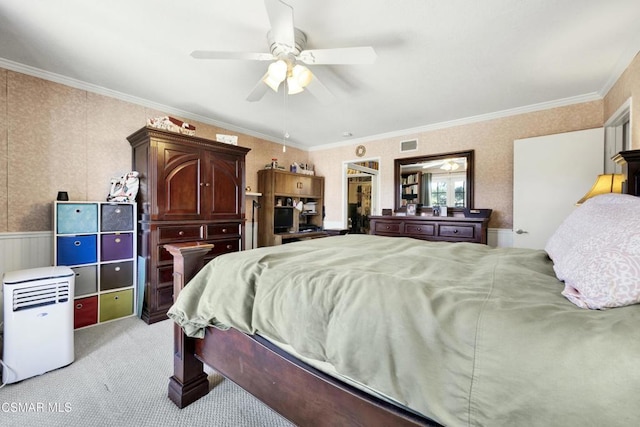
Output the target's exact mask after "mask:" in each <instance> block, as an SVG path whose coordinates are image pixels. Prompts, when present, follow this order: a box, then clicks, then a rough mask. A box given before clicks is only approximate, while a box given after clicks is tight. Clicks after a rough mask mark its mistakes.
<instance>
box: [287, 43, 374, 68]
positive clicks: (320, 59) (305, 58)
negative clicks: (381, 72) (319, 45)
mask: <svg viewBox="0 0 640 427" xmlns="http://www.w3.org/2000/svg"><path fill="white" fill-rule="evenodd" d="M376 58H377V55H376V51H375V50H373V48H372V47H371V46H366V47H342V48H336V49H309V50H303V51H302V52H300V54H299V55H298V56H297V58H296V59H298V60H300V61H302V62H304V63H305V64H310V65H313V64H373V63H374V62H375V60H376Z"/></svg>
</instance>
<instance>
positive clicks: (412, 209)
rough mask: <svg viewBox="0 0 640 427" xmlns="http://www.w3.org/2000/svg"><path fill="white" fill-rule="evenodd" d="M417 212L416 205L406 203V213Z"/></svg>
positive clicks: (413, 213) (412, 213)
mask: <svg viewBox="0 0 640 427" xmlns="http://www.w3.org/2000/svg"><path fill="white" fill-rule="evenodd" d="M416 213H418V209H417V205H416V204H415V203H407V215H415V214H416Z"/></svg>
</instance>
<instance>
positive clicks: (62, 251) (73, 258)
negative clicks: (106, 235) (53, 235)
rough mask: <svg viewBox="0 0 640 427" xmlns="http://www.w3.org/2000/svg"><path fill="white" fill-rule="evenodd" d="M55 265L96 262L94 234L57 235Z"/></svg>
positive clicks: (96, 252)
mask: <svg viewBox="0 0 640 427" xmlns="http://www.w3.org/2000/svg"><path fill="white" fill-rule="evenodd" d="M57 242H58V253H57V256H56V258H57V263H56V264H57V265H78V264H91V263H94V262H97V260H98V255H97V254H98V251H97V247H98V245H97V239H96V235H95V234H93V235H87V236H58V237H57Z"/></svg>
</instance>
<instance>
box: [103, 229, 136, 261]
mask: <svg viewBox="0 0 640 427" xmlns="http://www.w3.org/2000/svg"><path fill="white" fill-rule="evenodd" d="M129 258H133V233H113V234H103V235H102V236H101V238H100V260H101V261H113V260H117V259H129Z"/></svg>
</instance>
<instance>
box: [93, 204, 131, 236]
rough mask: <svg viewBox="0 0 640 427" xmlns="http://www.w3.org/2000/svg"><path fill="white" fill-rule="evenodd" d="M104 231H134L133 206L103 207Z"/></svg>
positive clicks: (101, 217)
mask: <svg viewBox="0 0 640 427" xmlns="http://www.w3.org/2000/svg"><path fill="white" fill-rule="evenodd" d="M100 208H101V213H100V229H101V230H102V231H129V230H132V229H133V205H124V204H113V205H101V207H100Z"/></svg>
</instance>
